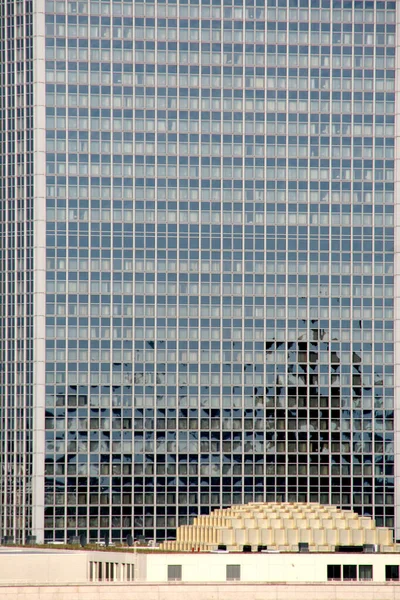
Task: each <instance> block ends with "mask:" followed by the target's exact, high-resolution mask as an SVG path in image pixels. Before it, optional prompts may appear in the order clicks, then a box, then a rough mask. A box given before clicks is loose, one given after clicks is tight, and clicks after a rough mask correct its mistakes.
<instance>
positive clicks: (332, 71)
mask: <svg viewBox="0 0 400 600" xmlns="http://www.w3.org/2000/svg"><path fill="white" fill-rule="evenodd" d="M32 11H33V12H32ZM395 22H396V17H395V2H394V1H371V2H339V1H336V0H315V1H314V0H313V1H312V2H310V1H309V0H300V2H291V1H289V2H287V1H286V0H268V1H267V2H265V1H264V0H262V1H259V0H254V1H253V0H252V2H250V3H248V2H246V3H244V2H241V1H239V2H236V0H235V2H234V3H233V2H232V3H231V2H228V1H225V0H224V2H221V1H218V0H213V2H212V3H211V2H206V1H205V0H204V1H203V2H201V3H200V2H194V1H188V0H185V2H184V1H183V0H180V1H179V2H173V1H172V0H170V1H168V2H167V3H164V2H162V1H161V0H157V1H156V2H155V3H154V2H151V1H149V0H146V1H145V2H140V1H136V2H134V3H132V2H119V1H117V0H112V1H111V2H107V1H101V2H97V1H95V0H82V1H78V2H73V1H67V2H65V1H64V0H55V1H53V0H46V2H45V1H44V0H37V2H36V1H35V3H34V5H33V6H32V4H31V2H30V0H18V1H17V2H14V3H10V2H9V3H6V7H5V12H3V16H2V17H1V18H0V28H1V35H0V52H1V56H2V57H3V58H4V59H5V60H1V61H0V77H1V86H0V118H1V133H0V143H1V152H2V156H5V157H6V160H5V161H3V162H2V163H1V164H2V166H1V169H2V170H1V184H0V185H1V190H3V192H2V198H3V199H4V198H5V199H6V201H5V202H4V201H3V203H2V204H0V206H1V226H0V227H1V229H0V231H1V239H2V245H1V250H0V260H1V265H2V269H1V273H0V286H1V288H0V289H1V292H2V296H3V298H5V303H4V305H3V306H4V307H5V308H4V310H2V312H1V314H0V327H1V339H2V358H3V360H4V365H5V366H4V370H3V371H2V375H1V394H2V396H1V398H2V400H1V411H2V412H1V413H0V418H1V421H0V422H1V426H0V427H1V431H2V433H1V435H2V437H1V438H0V453H1V461H2V465H4V467H3V466H2V468H3V476H2V477H1V478H0V479H1V484H0V493H1V502H0V506H1V510H0V514H1V520H2V527H3V534H6V535H14V536H17V537H20V536H22V535H24V534H27V533H29V532H30V531H31V529H32V528H33V530H34V531H35V532H36V533H37V535H38V536H39V538H41V537H43V536H44V538H45V539H48V540H50V539H57V540H62V539H65V538H66V537H69V536H71V535H76V534H81V533H85V534H86V535H87V536H88V537H89V538H96V539H97V538H99V537H104V536H105V534H106V533H108V534H109V535H110V537H111V538H112V539H120V538H124V537H126V535H128V534H131V533H133V534H134V535H135V536H137V535H145V536H146V537H151V538H154V537H156V538H158V539H164V538H173V537H174V535H175V530H176V527H177V526H178V525H181V524H185V523H187V522H189V521H190V520H191V518H192V517H193V516H195V515H197V514H208V513H209V512H210V511H211V510H213V509H214V508H217V507H220V506H230V505H232V504H235V503H247V502H249V501H266V500H267V501H272V500H276V501H301V502H304V501H318V502H322V503H333V504H335V505H336V504H337V505H339V506H341V507H347V508H350V507H351V508H353V509H354V510H356V511H357V512H360V513H364V514H366V515H371V516H373V517H374V518H375V519H376V522H377V524H378V525H387V526H389V527H394V525H395V523H394V517H395V515H394V506H395V498H394V404H393V398H394V337H393V336H394V327H393V318H394V317H393V303H394V289H393V287H394V282H393V264H394V259H393V227H394V179H395V177H394V111H395V106H394V105H395V97H394V93H395V85H394V77H395ZM33 405H34V411H33V416H34V419H33V421H32V406H33ZM32 470H33V475H32ZM6 472H7V474H8V475H7V477H5V476H4V473H6ZM32 495H33V497H32ZM17 498H18V502H17V501H16V499H17ZM14 507H18V508H14ZM18 512H20V513H21V515H23V516H24V520H23V519H22V517H19V516H18V514H17V513H18ZM396 537H400V536H396Z"/></svg>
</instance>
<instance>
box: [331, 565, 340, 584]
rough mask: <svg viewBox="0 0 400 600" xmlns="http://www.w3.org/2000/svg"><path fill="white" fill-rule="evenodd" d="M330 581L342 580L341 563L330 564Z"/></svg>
mask: <svg viewBox="0 0 400 600" xmlns="http://www.w3.org/2000/svg"><path fill="white" fill-rule="evenodd" d="M327 570H328V581H341V579H342V566H341V565H328V566H327Z"/></svg>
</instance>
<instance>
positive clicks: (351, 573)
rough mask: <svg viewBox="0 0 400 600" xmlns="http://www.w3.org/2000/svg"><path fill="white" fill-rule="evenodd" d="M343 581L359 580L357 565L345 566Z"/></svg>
mask: <svg viewBox="0 0 400 600" xmlns="http://www.w3.org/2000/svg"><path fill="white" fill-rule="evenodd" d="M343 580H344V581H356V580H357V565H343Z"/></svg>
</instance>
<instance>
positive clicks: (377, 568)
mask: <svg viewBox="0 0 400 600" xmlns="http://www.w3.org/2000/svg"><path fill="white" fill-rule="evenodd" d="M335 564H336V565H337V564H339V565H373V580H374V581H375V582H377V581H379V582H385V565H396V564H397V565H399V564H400V555H399V554H362V553H360V554H358V553H355V554H339V553H336V554H334V553H326V554H315V553H309V554H302V553H299V554H294V553H293V554H291V553H282V554H263V553H262V554H261V553H260V554H258V553H257V554H255V553H251V554H250V553H249V554H243V553H229V554H203V553H200V554H196V553H194V554H191V553H190V554H189V553H187V554H185V553H171V554H154V555H147V581H148V582H166V581H168V565H182V581H185V582H224V581H226V565H241V581H243V582H293V583H295V582H326V581H327V565H335Z"/></svg>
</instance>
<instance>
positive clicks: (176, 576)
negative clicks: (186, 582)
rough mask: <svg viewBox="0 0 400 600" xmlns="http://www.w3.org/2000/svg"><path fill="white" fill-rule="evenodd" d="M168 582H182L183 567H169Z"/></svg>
mask: <svg viewBox="0 0 400 600" xmlns="http://www.w3.org/2000/svg"><path fill="white" fill-rule="evenodd" d="M168 581H182V565H168Z"/></svg>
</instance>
